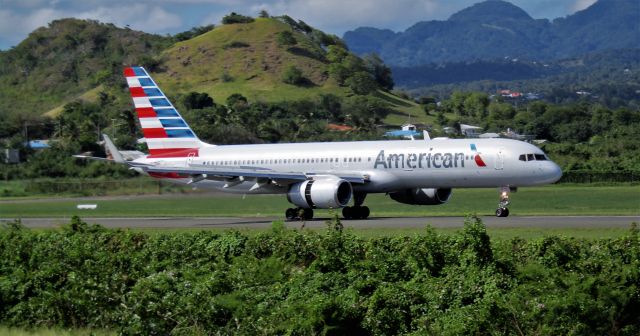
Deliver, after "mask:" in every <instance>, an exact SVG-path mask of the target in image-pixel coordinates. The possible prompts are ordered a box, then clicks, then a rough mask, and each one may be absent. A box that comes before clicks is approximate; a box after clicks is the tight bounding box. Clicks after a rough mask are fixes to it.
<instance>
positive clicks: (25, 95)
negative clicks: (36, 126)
mask: <svg viewBox="0 0 640 336" xmlns="http://www.w3.org/2000/svg"><path fill="white" fill-rule="evenodd" d="M172 42H173V39H172V38H170V37H164V36H159V35H151V34H146V33H143V32H139V31H133V30H131V29H126V28H118V27H115V26H114V25H112V24H103V23H99V22H97V21H92V20H77V19H61V20H54V21H52V22H51V23H49V25H48V26H47V27H42V28H39V29H36V30H35V31H33V32H32V33H31V34H29V37H27V38H26V39H25V40H24V41H22V42H21V43H20V44H18V45H17V46H16V47H14V48H12V49H10V50H8V51H6V52H3V53H2V55H1V56H0V64H2V66H0V118H2V119H3V120H7V119H13V118H26V117H29V116H34V115H40V114H42V113H44V112H46V111H48V110H50V109H52V108H54V107H57V106H60V105H63V104H64V103H66V102H69V101H71V100H73V99H74V97H76V96H78V95H80V94H82V93H85V92H87V91H88V90H90V89H92V88H94V87H95V86H96V85H97V84H104V85H115V86H120V85H122V84H121V83H122V79H121V77H122V66H123V64H127V65H130V64H143V63H144V64H147V65H154V64H152V63H153V62H157V61H155V60H154V59H153V56H155V55H157V54H158V53H159V52H160V51H161V50H163V49H165V48H167V47H168V46H169V45H170V44H171V43H172ZM5 118H6V119H5ZM0 133H1V127H0ZM0 137H2V135H0Z"/></svg>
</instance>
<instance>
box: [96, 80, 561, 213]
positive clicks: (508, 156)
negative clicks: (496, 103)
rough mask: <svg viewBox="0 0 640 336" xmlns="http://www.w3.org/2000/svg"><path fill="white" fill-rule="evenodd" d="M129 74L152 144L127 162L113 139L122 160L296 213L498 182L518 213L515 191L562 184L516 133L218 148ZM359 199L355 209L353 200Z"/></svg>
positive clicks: (502, 205) (413, 199)
mask: <svg viewBox="0 0 640 336" xmlns="http://www.w3.org/2000/svg"><path fill="white" fill-rule="evenodd" d="M124 74H125V76H126V79H127V83H128V85H129V90H130V91H131V96H132V97H133V103H134V105H135V109H136V112H137V115H138V118H139V121H140V125H141V127H142V133H143V134H144V137H145V139H146V143H147V146H148V148H149V154H148V155H138V156H137V157H134V158H131V157H129V158H128V159H125V156H126V155H123V154H126V153H124V152H119V151H118V150H117V149H116V148H115V146H114V145H113V143H112V142H111V141H110V139H109V138H108V137H107V136H105V142H106V144H107V149H108V150H109V152H110V153H111V156H112V157H113V160H114V161H116V162H120V163H126V164H128V165H129V166H131V167H133V169H135V170H137V171H139V172H141V173H144V174H148V175H150V176H152V177H155V178H159V179H165V180H168V181H172V182H176V183H182V184H188V185H194V186H198V187H203V188H212V189H217V190H220V191H225V192H232V193H241V194H284V195H286V196H287V200H288V201H289V202H290V203H292V204H293V205H294V206H295V208H294V207H292V208H289V209H287V210H286V212H285V216H286V218H287V219H289V220H293V219H311V218H313V209H338V208H342V214H343V216H344V217H345V218H347V219H364V218H367V217H368V216H369V208H368V207H367V206H364V205H363V204H364V201H365V198H366V196H367V194H370V193H386V194H387V195H388V196H389V197H391V198H392V199H393V200H395V201H397V202H400V203H405V204H413V205H437V204H443V203H445V202H447V201H448V200H449V198H450V197H451V190H452V188H487V187H498V188H499V190H500V201H499V204H498V208H497V210H496V216H498V217H506V216H508V215H509V210H508V208H507V206H508V205H509V192H510V191H514V190H517V187H524V186H535V185H543V184H549V183H553V182H556V181H557V180H558V179H559V178H560V176H561V175H562V172H561V170H560V167H558V165H556V164H555V163H554V162H552V161H551V160H549V158H548V157H547V156H546V155H545V154H544V153H543V152H542V151H541V150H540V149H539V148H537V147H536V146H533V145H531V144H528V143H525V142H521V141H515V140H508V139H446V138H435V139H430V138H429V137H428V135H427V134H426V133H425V139H424V140H386V141H351V142H314V143H283V144H258V145H225V146H216V145H211V144H207V143H204V142H202V141H200V140H199V139H198V137H197V136H196V134H194V132H193V131H192V130H191V128H190V127H189V125H188V124H187V123H186V122H185V120H184V119H183V118H182V117H181V116H180V113H178V111H177V110H176V109H175V108H174V106H173V105H172V104H171V102H170V101H169V100H168V99H167V97H166V96H165V95H164V93H162V91H161V90H160V88H159V87H158V85H156V83H155V82H154V81H153V79H151V77H150V76H149V74H148V73H147V72H146V71H145V69H144V68H142V67H129V68H125V70H124ZM351 202H353V206H349V204H350V203H351Z"/></svg>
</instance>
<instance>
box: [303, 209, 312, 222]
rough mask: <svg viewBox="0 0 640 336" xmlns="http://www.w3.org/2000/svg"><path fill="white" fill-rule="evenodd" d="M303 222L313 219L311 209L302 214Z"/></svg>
mask: <svg viewBox="0 0 640 336" xmlns="http://www.w3.org/2000/svg"><path fill="white" fill-rule="evenodd" d="M302 217H303V218H301V219H303V220H310V219H313V209H304V214H303V215H302Z"/></svg>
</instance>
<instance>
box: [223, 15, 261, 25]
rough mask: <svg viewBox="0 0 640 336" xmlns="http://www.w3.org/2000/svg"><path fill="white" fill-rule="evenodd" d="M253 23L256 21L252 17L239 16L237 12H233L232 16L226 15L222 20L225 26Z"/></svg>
mask: <svg viewBox="0 0 640 336" xmlns="http://www.w3.org/2000/svg"><path fill="white" fill-rule="evenodd" d="M253 21H255V20H254V19H253V18H252V17H250V16H244V15H240V14H237V13H235V12H231V14H229V15H225V16H224V17H223V18H222V23H223V24H234V23H251V22H253Z"/></svg>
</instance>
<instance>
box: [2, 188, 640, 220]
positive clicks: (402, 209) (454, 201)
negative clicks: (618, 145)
mask: <svg viewBox="0 0 640 336" xmlns="http://www.w3.org/2000/svg"><path fill="white" fill-rule="evenodd" d="M511 199H512V201H513V204H512V205H511V206H510V207H509V208H510V210H511V213H512V214H513V215H521V216H522V215H595V216H597V215H639V214H640V204H639V203H638V199H640V186H616V187H611V186H601V187H590V186H581V185H578V186H571V185H568V186H563V185H554V186H547V187H535V188H533V187H532V188H522V189H521V190H519V191H518V192H517V193H513V194H512V195H511ZM497 200H498V193H497V191H496V190H495V189H456V190H454V193H453V196H452V198H451V200H450V201H449V202H448V203H446V204H443V205H438V206H411V205H405V204H399V203H397V202H395V201H393V200H392V199H390V198H389V197H386V196H384V195H380V194H372V195H369V196H367V200H366V203H365V204H367V205H368V206H369V207H370V208H371V214H372V216H374V217H378V216H379V217H385V216H391V217H406V216H463V215H465V214H469V213H478V214H481V215H493V210H494V209H495V206H496V203H497ZM83 202H84V201H83ZM92 203H96V204H98V209H96V210H91V211H89V212H87V211H79V210H77V209H76V205H77V204H78V200H72V199H70V200H55V199H39V200H10V201H6V202H0V213H1V214H2V216H3V217H13V218H17V217H51V216H53V217H68V216H69V215H70V214H82V215H83V216H89V215H90V216H101V217H102V216H112V217H118V216H243V217H244V216H249V217H250V216H276V217H281V216H282V214H283V211H284V209H286V208H287V207H289V206H290V205H289V204H288V203H287V200H286V198H285V197H283V196H282V195H253V196H251V195H249V196H246V197H243V196H240V195H226V194H225V195H216V196H208V195H199V194H198V195H190V196H186V195H179V196H178V195H174V196H165V197H161V198H158V197H151V198H133V199H97V200H95V201H92ZM316 213H317V215H316V217H323V216H330V213H331V212H330V210H318V211H317V212H316Z"/></svg>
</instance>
